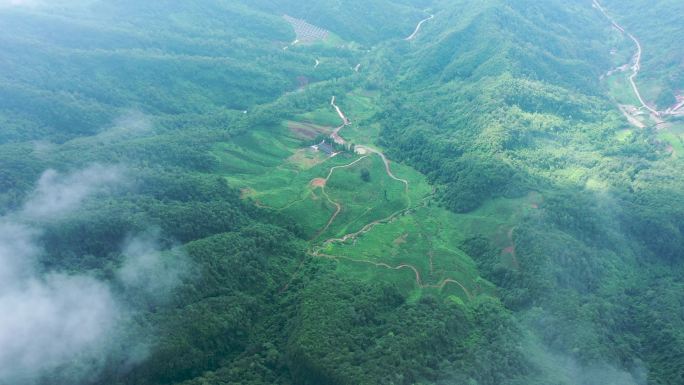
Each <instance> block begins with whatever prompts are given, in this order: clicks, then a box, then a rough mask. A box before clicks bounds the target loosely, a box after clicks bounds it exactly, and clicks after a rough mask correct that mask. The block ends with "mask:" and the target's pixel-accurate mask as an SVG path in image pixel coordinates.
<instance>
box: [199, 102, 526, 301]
mask: <svg viewBox="0 0 684 385" xmlns="http://www.w3.org/2000/svg"><path fill="white" fill-rule="evenodd" d="M372 99H373V95H372V94H369V93H365V92H363V91H355V92H354V93H351V94H350V95H346V96H345V97H344V98H341V99H340V102H339V104H340V106H341V108H342V109H343V111H345V113H346V114H348V115H349V116H350V118H351V119H352V121H354V122H355V124H353V125H351V126H347V127H345V128H344V129H343V131H342V136H343V137H344V138H345V139H347V140H349V141H356V143H359V144H364V145H370V146H372V144H373V142H374V139H375V138H376V137H377V132H378V128H377V127H372V126H371V127H370V128H368V127H369V126H366V125H365V124H364V122H367V121H369V120H370V118H371V117H372V116H373V114H374V113H375V106H374V103H373V100H372ZM339 124H340V119H339V117H338V116H337V114H336V113H335V111H334V110H333V109H332V108H328V106H326V107H322V108H321V109H318V110H315V111H312V112H309V113H306V114H301V115H298V116H295V117H293V120H291V121H285V122H283V124H282V125H280V126H278V127H274V128H272V129H256V130H253V131H251V132H249V133H247V134H245V135H242V136H241V137H239V138H237V139H236V140H234V141H232V142H230V143H217V144H216V145H215V146H214V149H213V151H212V154H213V155H214V156H215V157H216V159H217V160H218V161H219V162H218V163H219V166H218V167H217V172H218V173H221V174H222V175H223V176H224V177H225V178H226V179H228V181H229V182H230V183H231V185H233V186H235V187H238V188H241V189H242V191H243V197H244V198H245V199H251V200H253V201H254V202H255V204H257V205H259V206H261V207H265V208H270V209H272V210H276V211H279V212H280V213H282V214H283V215H286V216H288V217H290V218H292V219H293V220H294V221H295V222H296V223H298V224H299V226H300V228H301V229H302V231H303V232H304V234H305V236H308V237H309V238H310V239H313V240H312V241H311V246H312V247H315V246H316V245H320V244H321V243H323V242H324V241H325V240H326V239H330V238H341V237H343V236H345V235H347V234H353V233H356V232H358V231H360V230H362V229H364V227H365V228H366V230H367V231H366V232H365V233H363V234H362V235H359V236H358V237H357V238H354V237H353V238H351V239H349V240H348V241H346V242H345V243H334V242H333V243H327V244H326V246H325V248H324V249H323V250H321V254H323V255H324V257H326V256H327V257H330V258H334V259H335V260H336V261H337V266H338V268H337V270H338V272H339V273H340V274H348V275H352V276H355V277H358V278H360V279H364V280H377V279H380V280H383V281H389V282H392V283H394V284H395V285H396V286H397V287H398V288H399V289H400V290H402V291H403V292H404V293H406V294H407V296H408V298H410V299H413V300H417V299H419V298H420V297H421V296H422V295H423V294H425V293H437V294H440V295H445V296H447V297H450V298H453V299H454V300H463V301H467V300H468V299H469V298H471V297H472V296H476V295H479V294H492V293H493V288H492V286H491V284H489V283H488V282H486V281H484V280H482V279H481V278H480V277H479V274H478V272H477V268H476V265H475V263H474V262H473V260H472V259H471V258H470V257H469V256H468V255H466V254H465V253H464V252H463V251H462V250H460V249H459V245H460V244H461V242H462V241H463V240H464V239H466V238H468V237H470V236H474V235H484V236H487V237H489V238H490V239H492V240H493V241H494V242H495V244H496V245H497V246H500V247H501V248H502V249H504V248H506V247H509V244H510V243H511V242H512V241H511V239H510V231H511V224H510V223H512V219H513V218H515V217H516V216H517V215H520V213H521V212H523V210H522V209H521V207H529V206H530V205H534V204H536V203H534V202H536V201H537V200H539V198H538V197H532V198H530V197H528V198H521V199H519V200H505V199H500V200H495V201H491V202H489V203H487V204H485V205H483V206H482V207H481V208H480V209H478V210H477V211H475V212H473V213H469V214H454V213H451V212H449V211H447V210H445V209H443V208H441V207H438V206H437V205H435V204H432V203H431V198H430V196H431V195H432V193H433V188H432V186H430V185H429V184H428V183H427V181H426V179H425V177H424V176H423V175H422V174H420V173H419V172H417V171H416V170H414V169H413V168H411V167H408V166H406V165H402V164H398V163H390V168H391V170H392V173H393V174H394V175H395V176H396V177H397V178H399V179H405V180H406V181H408V190H407V189H406V185H405V184H404V183H403V182H402V181H401V180H396V179H394V178H391V177H390V176H389V175H388V174H387V172H386V169H385V164H384V163H383V161H382V158H381V157H380V156H379V155H377V154H372V153H369V154H367V155H366V156H365V157H362V156H359V155H353V154H339V155H337V156H335V157H332V158H329V157H327V156H325V155H324V154H322V153H320V152H315V151H313V150H312V149H310V148H308V147H307V146H306V143H307V141H310V140H311V138H312V137H315V136H316V135H318V134H327V133H329V132H330V130H331V128H332V127H334V126H336V125H339ZM355 160H358V162H356V163H354V164H353V165H350V166H349V164H350V163H352V162H354V161H355ZM335 166H344V167H338V168H336V169H335V170H334V171H333V172H332V173H330V170H331V168H333V167H335ZM364 174H365V176H364ZM328 176H329V178H328V180H327V181H325V178H326V177H328ZM337 205H339V212H338V206H337ZM409 208H410V209H409ZM335 213H337V214H336V215H335ZM394 215H396V216H394ZM331 218H334V220H332V222H330V221H331ZM388 218H392V220H390V221H387V222H386V221H385V220H386V219H388ZM329 223H330V224H329ZM328 224H329V225H328ZM369 224H372V225H371V226H370V227H368V225H369ZM502 258H503V257H502ZM513 258H514V255H513ZM511 264H513V262H511Z"/></svg>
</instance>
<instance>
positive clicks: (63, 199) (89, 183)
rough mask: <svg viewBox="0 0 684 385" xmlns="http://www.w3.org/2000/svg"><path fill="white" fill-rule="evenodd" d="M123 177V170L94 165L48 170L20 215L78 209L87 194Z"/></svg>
mask: <svg viewBox="0 0 684 385" xmlns="http://www.w3.org/2000/svg"><path fill="white" fill-rule="evenodd" d="M122 180H123V171H122V169H121V168H120V167H115V166H102V165H93V166H90V167H88V168H86V169H83V170H80V171H77V172H74V173H71V174H66V175H65V174H60V173H58V172H57V171H55V170H47V171H45V172H44V173H43V175H42V176H41V177H40V179H39V180H38V186H37V187H36V189H35V191H34V192H33V194H32V195H31V197H30V198H29V200H28V201H27V202H26V203H25V204H24V207H23V209H22V211H21V213H20V215H21V216H24V217H28V218H33V219H50V218H55V217H58V216H60V215H63V214H65V213H67V212H69V211H71V210H74V209H75V208H77V207H78V206H79V205H80V204H81V203H82V202H83V200H84V199H85V198H87V197H88V196H90V195H93V194H96V193H101V192H105V191H107V190H108V189H110V188H111V187H114V186H116V185H117V184H120V183H122Z"/></svg>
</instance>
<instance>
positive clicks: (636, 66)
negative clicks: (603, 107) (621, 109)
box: [593, 0, 660, 117]
mask: <svg viewBox="0 0 684 385" xmlns="http://www.w3.org/2000/svg"><path fill="white" fill-rule="evenodd" d="M593 2H594V7H595V8H597V9H598V10H599V11H601V13H602V14H603V16H605V17H606V19H608V21H610V22H611V23H612V24H613V27H615V28H617V29H618V30H619V31H620V32H622V33H624V34H626V35H627V36H629V38H630V39H632V41H633V42H634V44H636V47H637V52H636V53H635V54H634V57H633V59H632V60H633V62H634V64H633V65H632V75H630V77H629V83H630V84H631V85H632V90H633V91H634V95H636V97H637V99H639V103H641V105H642V106H643V107H644V108H646V109H647V110H649V111H650V112H651V113H652V114H653V115H655V117H659V116H660V111H657V110H656V109H654V108H653V107H651V106H649V105H648V104H646V102H645V101H644V98H643V97H641V92H640V91H639V87H638V86H637V84H636V77H637V76H638V75H639V71H640V70H641V55H642V52H643V50H642V49H641V43H640V42H639V40H638V39H637V38H636V37H635V36H634V35H632V34H631V33H629V32H627V31H626V30H625V29H624V28H623V27H622V26H621V25H620V24H618V23H617V22H616V21H615V19H613V18H612V17H611V16H610V15H608V13H607V12H606V10H605V9H604V8H603V7H602V6H601V4H600V3H599V2H598V0H593Z"/></svg>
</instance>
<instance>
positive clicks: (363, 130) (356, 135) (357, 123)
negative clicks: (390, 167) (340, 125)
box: [338, 89, 380, 145]
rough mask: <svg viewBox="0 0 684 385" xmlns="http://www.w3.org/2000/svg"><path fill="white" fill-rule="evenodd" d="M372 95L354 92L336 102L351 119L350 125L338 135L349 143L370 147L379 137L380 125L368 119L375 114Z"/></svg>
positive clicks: (373, 95) (362, 91) (364, 92)
mask: <svg viewBox="0 0 684 385" xmlns="http://www.w3.org/2000/svg"><path fill="white" fill-rule="evenodd" d="M375 97H376V95H375V94H374V93H368V92H366V91H364V90H360V89H359V90H355V91H354V92H352V93H350V94H348V95H346V96H345V97H344V98H343V99H341V100H339V101H338V104H339V105H340V107H341V108H342V110H343V111H344V112H345V113H346V114H347V115H348V116H349V117H350V118H351V120H352V124H351V125H349V126H347V127H345V128H344V129H343V130H342V132H341V133H340V134H341V135H342V136H343V137H344V138H345V139H347V140H348V141H349V142H352V143H357V144H364V145H371V144H373V143H374V142H375V140H376V138H378V136H379V135H380V125H378V124H375V123H372V122H370V121H369V119H370V118H371V117H372V116H373V115H375V113H376V112H377V107H376V106H375V102H374V100H375Z"/></svg>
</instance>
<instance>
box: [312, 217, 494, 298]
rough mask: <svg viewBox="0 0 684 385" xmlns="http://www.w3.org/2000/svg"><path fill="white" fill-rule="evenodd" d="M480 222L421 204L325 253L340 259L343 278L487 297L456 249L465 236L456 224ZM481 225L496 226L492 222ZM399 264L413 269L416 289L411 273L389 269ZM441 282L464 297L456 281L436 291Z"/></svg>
mask: <svg viewBox="0 0 684 385" xmlns="http://www.w3.org/2000/svg"><path fill="white" fill-rule="evenodd" d="M459 217H460V218H459ZM486 221H487V220H486V219H483V218H482V217H480V216H479V215H476V214H474V215H472V216H465V215H460V216H459V215H456V214H453V213H450V212H448V211H446V210H444V209H442V208H439V207H437V206H422V207H420V208H417V209H416V210H415V211H413V212H412V213H411V214H408V215H402V216H401V217H398V218H397V219H396V220H394V221H392V222H391V223H387V224H381V225H377V226H376V227H374V228H373V230H371V231H369V232H368V233H366V234H364V235H363V236H361V237H359V238H358V239H356V240H351V241H347V242H345V243H337V244H330V245H329V246H328V247H327V248H326V250H325V253H326V254H328V255H333V256H337V257H340V264H339V265H338V270H339V271H340V272H341V273H344V274H351V275H355V276H358V277H361V278H364V279H369V280H372V279H390V280H391V282H393V283H395V284H396V285H397V286H398V287H400V288H403V289H404V290H407V293H408V294H410V292H412V291H413V290H420V289H422V291H437V292H441V293H448V294H449V295H457V296H459V297H460V298H463V299H466V300H467V299H468V298H469V297H470V295H477V294H482V293H489V292H490V291H491V289H492V287H491V285H490V284H489V283H487V282H486V281H483V280H482V279H481V278H479V274H478V272H477V268H476V266H475V263H474V262H473V260H472V259H471V258H470V257H469V256H468V255H466V254H465V253H464V252H463V251H461V250H460V249H459V244H460V243H461V241H462V240H463V239H464V238H465V236H466V235H467V233H466V232H464V231H462V229H461V228H460V227H459V224H465V225H467V226H468V227H472V226H475V227H479V226H482V225H484V223H483V222H486ZM476 223H479V224H476ZM485 226H487V227H493V228H496V227H497V224H491V223H490V224H487V225H485ZM402 265H410V266H412V267H413V268H415V269H416V270H417V271H418V273H419V276H420V284H421V285H418V283H417V282H416V281H417V279H416V274H415V272H414V271H413V270H412V269H410V268H401V269H397V270H395V269H392V268H396V267H398V266H402ZM390 267H391V268H390ZM388 272H389V273H394V274H393V275H391V276H390V275H388ZM446 279H451V280H455V281H458V282H459V283H460V284H462V285H463V286H464V287H465V288H466V290H468V293H466V292H465V291H464V290H463V289H462V288H461V287H460V286H459V285H458V284H456V283H448V284H446V285H444V286H443V287H438V286H440V285H441V284H442V283H443V282H444V280H446ZM421 286H422V287H421Z"/></svg>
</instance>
